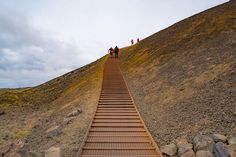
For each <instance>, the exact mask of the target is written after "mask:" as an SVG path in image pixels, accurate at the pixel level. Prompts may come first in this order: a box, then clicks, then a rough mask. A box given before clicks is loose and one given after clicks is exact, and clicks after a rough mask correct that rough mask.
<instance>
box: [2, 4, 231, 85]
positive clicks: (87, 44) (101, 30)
mask: <svg viewBox="0 0 236 157" xmlns="http://www.w3.org/2000/svg"><path fill="white" fill-rule="evenodd" d="M224 2H227V1H226V0H203V1H199V0H37V1H36V0H0V88H8V87H29V86H35V85H39V84H41V83H44V82H45V81H48V80H50V79H53V78H54V77H57V76H60V75H62V74H64V73H66V72H69V71H71V70H73V69H76V68H79V67H81V66H83V65H85V64H88V63H90V62H92V61H94V60H96V59H98V58H99V57H101V56H103V55H104V54H106V53H107V49H108V48H109V47H110V46H115V45H118V46H119V47H123V46H127V45H129V44H130V40H131V39H135V40H136V39H137V38H140V39H143V38H145V37H147V36H149V35H151V34H153V33H155V32H158V31H160V30H161V29H164V28H166V27H168V26H170V25H172V24H174V23H176V22H178V21H180V20H182V19H184V18H186V17H189V16H191V15H194V14H196V13H198V12H201V11H203V10H206V9H208V8H211V7H213V6H216V5H219V4H221V3H224Z"/></svg>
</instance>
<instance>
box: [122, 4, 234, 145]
mask: <svg viewBox="0 0 236 157" xmlns="http://www.w3.org/2000/svg"><path fill="white" fill-rule="evenodd" d="M120 58H121V59H120V64H121V67H122V70H123V72H124V75H125V78H126V79H127V82H128V85H129V88H130V90H131V93H132V95H133V97H134V99H135V102H136V105H137V106H138V109H139V111H140V113H141V115H142V118H143V119H144V121H145V123H146V125H147V127H148V128H149V130H150V131H151V134H152V135H153V136H154V138H155V140H156V141H157V143H158V145H164V144H168V143H170V142H171V141H173V140H174V139H177V138H181V137H187V138H188V139H189V140H190V141H191V140H192V137H193V136H194V135H196V134H199V133H202V134H210V133H221V134H225V135H232V134H233V133H236V3H235V2H229V3H226V4H223V5H221V6H218V7H215V8H213V9H210V10H208V11H206V12H203V13H200V14H198V15H195V16H193V17H190V18H188V19H186V20H184V21H181V22H179V23H177V24H175V25H173V26H171V27H169V28H167V29H165V30H163V31H160V32H158V33H156V34H154V35H152V36H150V37H148V38H146V39H144V40H143V41H141V42H140V43H138V44H136V45H134V46H131V47H127V48H124V49H122V56H121V57H120Z"/></svg>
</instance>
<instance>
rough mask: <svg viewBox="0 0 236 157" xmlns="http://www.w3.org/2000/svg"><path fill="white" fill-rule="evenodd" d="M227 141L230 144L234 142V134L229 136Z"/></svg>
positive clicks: (235, 141)
mask: <svg viewBox="0 0 236 157" xmlns="http://www.w3.org/2000/svg"><path fill="white" fill-rule="evenodd" d="M228 143H229V144H230V145H232V144H236V134H235V135H233V136H231V137H230V138H229V140H228Z"/></svg>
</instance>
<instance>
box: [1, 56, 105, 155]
mask: <svg viewBox="0 0 236 157" xmlns="http://www.w3.org/2000/svg"><path fill="white" fill-rule="evenodd" d="M105 60H106V58H102V59H100V60H98V61H96V62H94V63H92V64H90V65H87V66H85V67H83V68H80V69H78V70H75V71H72V72H70V73H67V74H65V75H63V76H61V77H59V78H56V79H54V80H51V81H49V82H46V83H45V84H42V85H40V86H37V87H34V88H26V89H2V90H0V99H1V100H0V107H1V110H4V112H5V114H3V115H1V116H0V132H1V134H0V151H1V148H3V147H5V146H7V145H8V146H9V145H12V143H19V141H20V142H23V143H25V144H24V146H23V147H22V148H21V149H20V154H21V155H22V156H23V157H25V156H27V154H29V152H33V153H37V154H39V156H40V155H42V156H44V154H45V151H46V150H47V149H49V148H50V147H59V148H60V149H61V150H62V152H63V155H65V156H66V157H74V156H76V153H77V152H78V150H79V147H80V144H81V142H82V141H83V139H84V137H85V134H86V131H87V128H88V127H89V124H90V122H91V120H92V117H93V115H94V112H95V109H96V106H97V101H98V98H99V94H100V89H101V83H102V76H103V65H104V62H105ZM76 109H80V110H81V111H82V112H81V113H80V114H78V115H77V116H72V120H71V121H70V123H69V124H65V122H64V118H71V117H68V114H69V113H71V112H73V111H74V110H76ZM55 127H59V130H57V131H56V132H54V133H52V136H51V137H50V136H49V134H48V133H47V131H48V129H49V130H50V128H55Z"/></svg>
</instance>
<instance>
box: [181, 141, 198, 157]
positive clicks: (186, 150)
mask: <svg viewBox="0 0 236 157" xmlns="http://www.w3.org/2000/svg"><path fill="white" fill-rule="evenodd" d="M177 146H178V156H182V155H183V156H187V155H194V152H193V150H192V148H193V145H192V144H191V143H188V141H187V140H186V139H181V140H179V141H177ZM194 156H195V155H194Z"/></svg>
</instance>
